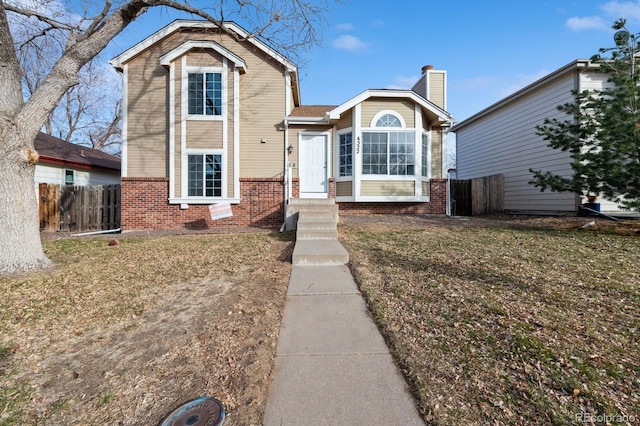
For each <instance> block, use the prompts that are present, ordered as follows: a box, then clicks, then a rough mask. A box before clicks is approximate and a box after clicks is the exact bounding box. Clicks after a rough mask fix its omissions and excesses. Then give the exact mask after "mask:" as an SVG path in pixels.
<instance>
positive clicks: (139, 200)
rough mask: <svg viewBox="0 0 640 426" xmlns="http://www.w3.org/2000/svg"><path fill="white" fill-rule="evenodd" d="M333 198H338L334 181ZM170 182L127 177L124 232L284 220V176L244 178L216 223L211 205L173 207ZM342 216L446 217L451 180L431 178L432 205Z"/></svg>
mask: <svg viewBox="0 0 640 426" xmlns="http://www.w3.org/2000/svg"><path fill="white" fill-rule="evenodd" d="M299 188H300V185H299V180H298V179H294V180H293V182H292V192H293V196H294V197H297V196H299V194H300V189H299ZM329 195H330V197H335V182H334V180H333V179H331V181H330V184H329ZM168 198H169V179H167V178H136V177H124V178H122V214H121V215H122V229H123V230H125V231H126V230H177V229H188V230H197V229H210V228H234V227H241V226H255V227H261V228H272V229H276V228H278V227H279V226H280V225H282V223H283V221H284V203H283V198H284V180H283V179H282V178H255V179H249V178H241V179H240V204H233V205H232V206H231V209H232V211H233V216H232V217H228V218H224V219H219V220H211V218H210V216H209V207H208V205H194V204H191V205H189V208H187V209H181V208H180V205H179V204H169V201H168ZM338 205H339V206H340V214H341V215H358V214H445V212H446V179H432V180H431V201H430V202H429V203H344V202H340V203H338Z"/></svg>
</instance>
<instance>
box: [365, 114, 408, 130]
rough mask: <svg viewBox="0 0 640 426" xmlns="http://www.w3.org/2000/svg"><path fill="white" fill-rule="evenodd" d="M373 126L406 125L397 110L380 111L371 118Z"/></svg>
mask: <svg viewBox="0 0 640 426" xmlns="http://www.w3.org/2000/svg"><path fill="white" fill-rule="evenodd" d="M371 127H405V123H404V120H403V119H402V117H401V116H400V115H399V114H397V113H396V112H395V111H380V112H379V113H377V114H376V115H375V116H374V117H373V120H371Z"/></svg>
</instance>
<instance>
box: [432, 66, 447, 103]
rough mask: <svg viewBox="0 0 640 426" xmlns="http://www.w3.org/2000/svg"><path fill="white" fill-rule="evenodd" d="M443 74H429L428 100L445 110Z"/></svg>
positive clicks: (435, 72)
mask: <svg viewBox="0 0 640 426" xmlns="http://www.w3.org/2000/svg"><path fill="white" fill-rule="evenodd" d="M444 76H445V73H444V72H439V71H430V72H429V100H430V101H431V102H433V103H434V104H436V105H438V106H439V107H440V108H442V109H445V87H444V82H445V77H444Z"/></svg>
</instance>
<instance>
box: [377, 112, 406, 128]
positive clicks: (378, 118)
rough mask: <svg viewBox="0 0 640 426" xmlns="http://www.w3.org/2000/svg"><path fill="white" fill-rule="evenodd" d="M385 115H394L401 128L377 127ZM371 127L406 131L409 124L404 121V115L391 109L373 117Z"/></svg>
mask: <svg viewBox="0 0 640 426" xmlns="http://www.w3.org/2000/svg"><path fill="white" fill-rule="evenodd" d="M385 115H393V116H394V117H395V118H397V119H398V121H399V122H400V127H384V126H383V127H380V126H376V124H377V123H378V120H380V119H381V118H382V117H384V116H385ZM369 126H370V127H371V128H372V129H406V128H407V123H406V122H405V121H404V117H402V114H400V113H398V112H397V111H394V110H391V109H383V110H382V111H378V113H376V115H374V116H373V118H372V119H371V123H370V124H369Z"/></svg>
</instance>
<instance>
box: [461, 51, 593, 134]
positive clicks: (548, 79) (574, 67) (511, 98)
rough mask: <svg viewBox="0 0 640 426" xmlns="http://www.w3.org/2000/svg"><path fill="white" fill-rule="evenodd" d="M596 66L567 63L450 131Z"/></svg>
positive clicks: (586, 62) (579, 62)
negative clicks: (566, 76) (547, 85)
mask: <svg viewBox="0 0 640 426" xmlns="http://www.w3.org/2000/svg"><path fill="white" fill-rule="evenodd" d="M597 67H598V64H596V63H594V62H592V61H590V60H588V59H576V60H575V61H573V62H570V63H568V64H567V65H565V66H563V67H561V68H558V69H557V70H555V71H553V72H552V73H550V74H547V75H546V76H544V77H542V78H541V79H539V80H536V81H534V82H533V83H531V84H529V85H528V86H525V87H523V88H522V89H520V90H518V91H516V92H514V93H512V94H511V95H509V96H507V97H505V98H503V99H501V100H499V101H498V102H496V103H494V104H492V105H490V106H488V107H487V108H485V109H483V110H481V111H480V112H478V113H476V114H474V115H472V116H471V117H469V118H467V119H464V120H462V121H460V122H459V123H456V124H455V125H454V126H453V127H452V128H451V129H450V131H451V132H456V131H457V130H460V129H462V128H464V127H466V126H468V125H469V124H471V123H473V122H475V121H476V120H479V119H481V118H482V117H485V116H486V115H488V114H490V113H492V112H493V111H495V110H497V109H499V108H502V107H504V106H505V105H507V104H509V103H511V102H513V101H515V100H517V99H519V98H521V97H523V96H525V95H527V94H529V93H531V92H532V91H534V90H536V89H538V88H539V87H541V86H542V85H544V84H547V83H549V82H551V81H553V80H555V79H556V78H559V77H561V76H563V75H565V74H566V73H568V72H573V71H576V70H585V69H589V68H597Z"/></svg>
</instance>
